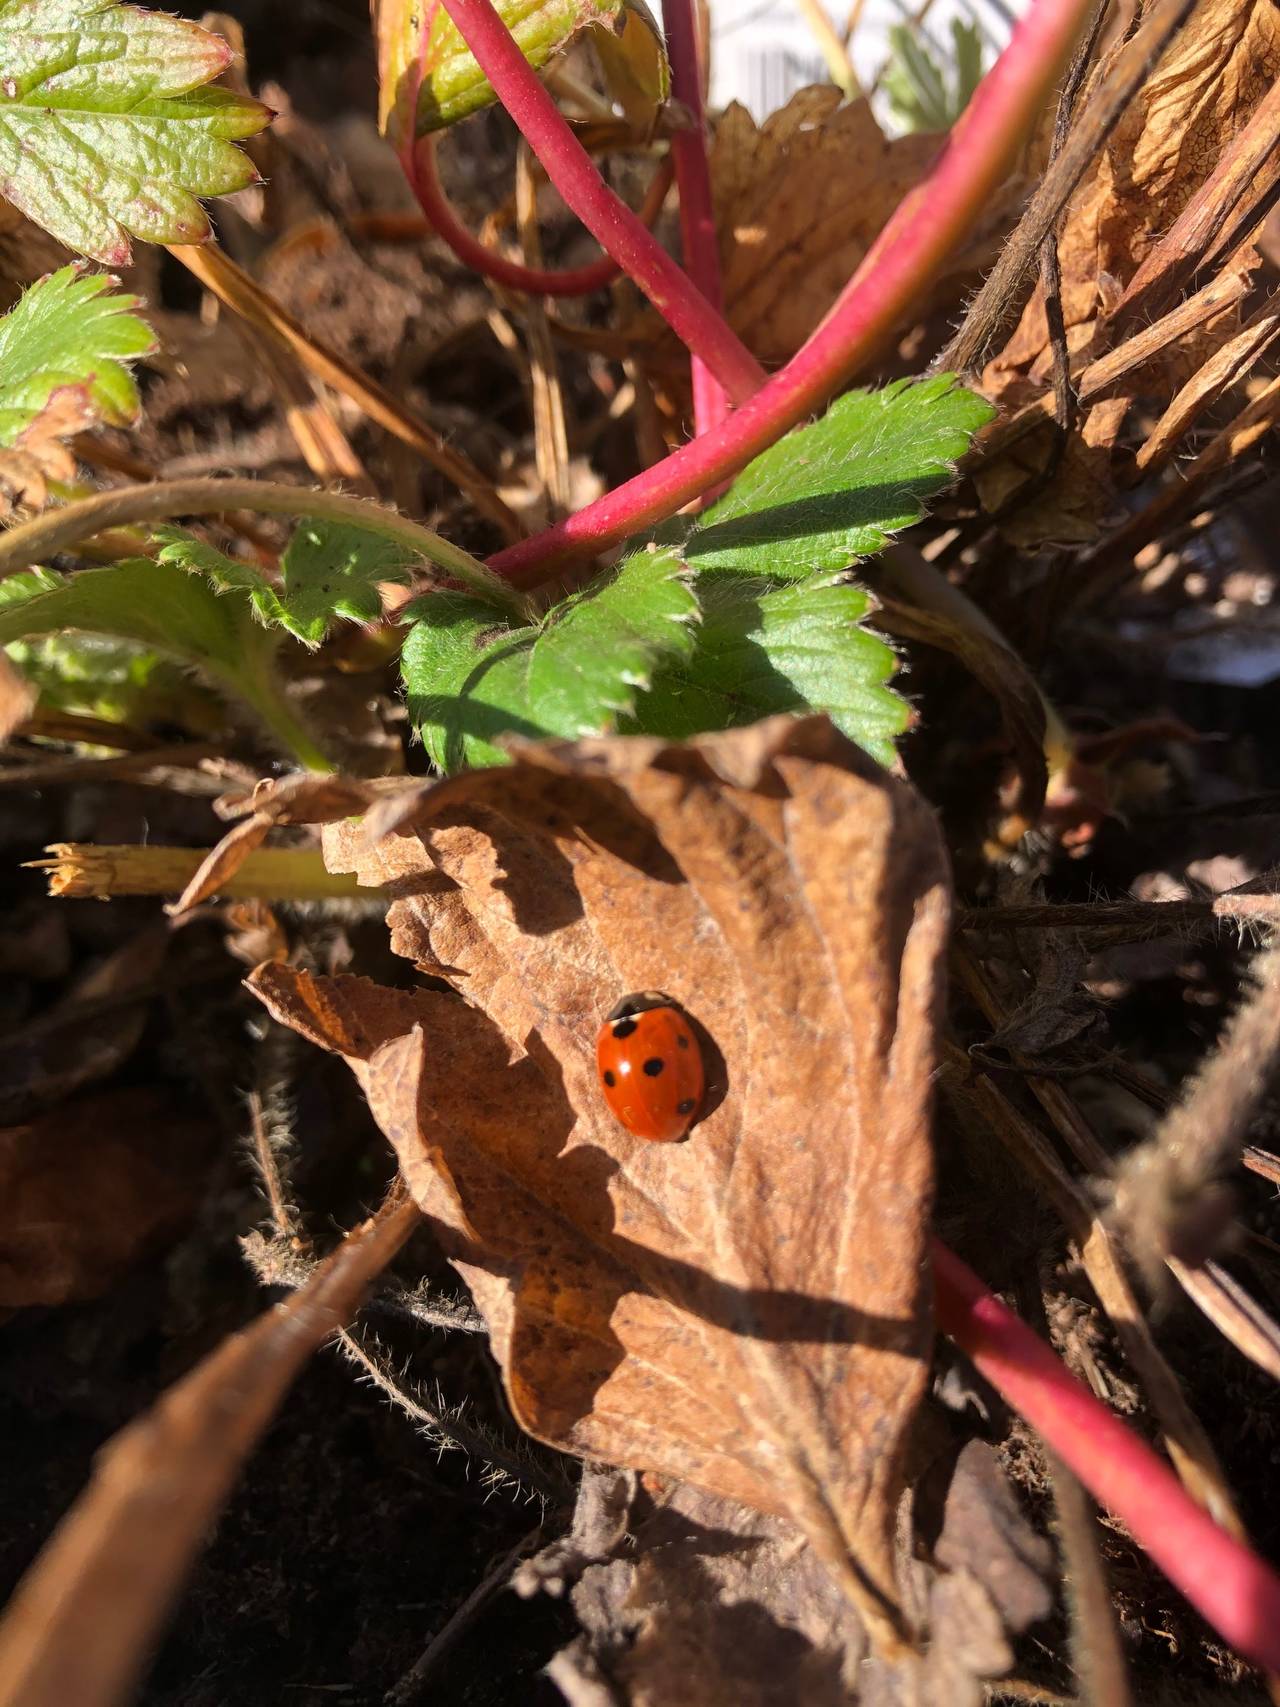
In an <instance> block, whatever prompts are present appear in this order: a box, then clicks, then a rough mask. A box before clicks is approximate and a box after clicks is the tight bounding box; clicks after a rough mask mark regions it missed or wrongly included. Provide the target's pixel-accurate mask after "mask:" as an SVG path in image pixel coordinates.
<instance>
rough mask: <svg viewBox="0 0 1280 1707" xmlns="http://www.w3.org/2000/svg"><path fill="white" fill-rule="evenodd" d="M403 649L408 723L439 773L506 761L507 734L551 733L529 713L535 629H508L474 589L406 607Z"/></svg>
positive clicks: (443, 595)
mask: <svg viewBox="0 0 1280 1707" xmlns="http://www.w3.org/2000/svg"><path fill="white" fill-rule="evenodd" d="M405 615H406V617H408V618H410V619H412V622H413V626H412V627H411V628H410V630H409V634H408V637H407V639H406V640H405V643H404V649H403V651H402V652H401V654H400V673H401V677H402V679H403V681H404V688H405V701H406V704H407V705H408V708H409V721H410V722H411V723H412V724H413V726H414V728H415V729H416V730H417V731H418V733H419V735H421V737H422V741H423V745H424V746H425V747H426V749H427V754H428V756H429V757H430V759H431V761H432V763H433V764H435V765H436V766H438V767H439V769H440V770H442V771H446V772H448V771H455V770H461V769H462V768H463V767H464V766H467V765H501V764H505V763H506V754H505V753H504V752H503V751H502V749H501V748H500V747H498V746H496V745H495V743H496V741H497V740H498V738H499V737H500V736H502V735H507V734H516V735H535V736H536V735H546V734H549V733H550V731H549V730H546V729H542V728H540V727H539V726H538V725H537V724H536V723H534V722H532V720H531V719H530V717H529V710H528V707H529V654H530V653H531V651H532V650H533V643H534V640H535V639H536V638H537V633H538V631H537V629H536V628H508V627H507V626H506V625H505V623H504V622H503V619H502V617H501V616H500V615H499V613H498V612H496V611H495V610H494V608H493V606H492V605H489V604H486V603H485V602H484V600H483V599H477V598H473V597H472V596H471V594H469V593H432V594H431V595H430V597H428V598H425V599H422V600H420V601H418V602H417V603H415V604H413V605H411V606H410V607H409V609H408V610H407V611H406V612H405Z"/></svg>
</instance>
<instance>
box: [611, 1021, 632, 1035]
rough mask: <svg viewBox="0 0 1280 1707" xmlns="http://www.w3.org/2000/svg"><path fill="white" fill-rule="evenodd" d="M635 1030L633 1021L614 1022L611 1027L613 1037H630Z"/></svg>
mask: <svg viewBox="0 0 1280 1707" xmlns="http://www.w3.org/2000/svg"><path fill="white" fill-rule="evenodd" d="M635 1029H636V1022H635V1021H634V1020H633V1019H619V1020H615V1021H614V1025H613V1035H614V1036H615V1037H630V1036H631V1033H632V1032H633V1031H634V1030H635Z"/></svg>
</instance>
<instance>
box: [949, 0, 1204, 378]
mask: <svg viewBox="0 0 1280 1707" xmlns="http://www.w3.org/2000/svg"><path fill="white" fill-rule="evenodd" d="M1194 3H1195V0H1157V4H1155V5H1153V6H1152V8H1151V10H1150V11H1149V12H1148V13H1147V15H1146V17H1145V18H1144V19H1143V21H1142V24H1141V26H1140V27H1139V29H1138V30H1137V32H1136V34H1135V35H1134V36H1133V37H1132V39H1131V40H1130V41H1128V42H1127V43H1126V44H1125V45H1124V47H1122V48H1121V49H1120V51H1119V53H1118V54H1117V55H1116V57H1115V59H1114V60H1113V61H1112V63H1111V65H1110V66H1109V67H1108V70H1107V74H1106V75H1105V76H1104V77H1103V78H1101V79H1100V80H1099V81H1098V83H1097V84H1096V86H1095V88H1094V91H1093V95H1092V98H1091V99H1090V100H1089V102H1088V104H1087V106H1086V107H1085V109H1084V112H1083V113H1082V114H1081V115H1080V119H1079V121H1078V122H1077V124H1076V125H1075V126H1074V127H1073V129H1072V130H1071V133H1070V135H1069V137H1068V138H1067V140H1066V143H1065V145H1064V147H1063V149H1062V151H1061V153H1060V154H1059V155H1058V157H1057V159H1056V160H1055V161H1054V162H1053V164H1052V165H1051V166H1050V167H1049V169H1048V171H1047V172H1046V173H1045V175H1044V177H1043V179H1042V180H1041V183H1040V187H1039V189H1038V190H1037V191H1036V192H1035V194H1034V195H1033V196H1032V198H1031V200H1030V202H1029V203H1028V205H1027V209H1026V212H1025V213H1024V214H1023V216H1022V218H1021V220H1020V221H1019V222H1018V225H1017V228H1016V229H1015V231H1014V232H1013V234H1012V236H1011V237H1010V238H1009V241H1008V242H1007V243H1006V244H1005V246H1004V249H1003V251H1002V252H1001V255H1000V259H999V260H998V261H997V262H996V264H995V266H994V268H993V269H992V271H991V273H990V275H989V276H988V278H987V281H986V283H985V284H984V285H983V287H982V289H981V290H980V291H979V292H978V294H977V296H976V297H974V299H973V301H972V302H971V303H970V304H969V309H968V312H967V313H966V315H965V317H964V320H963V322H962V324H961V326H960V330H959V331H958V332H957V333H956V335H955V337H954V338H953V339H952V340H951V342H950V343H949V344H948V345H947V347H946V349H945V350H944V351H943V352H942V354H941V355H940V356H939V357H938V359H937V361H936V362H935V364H934V365H935V367H938V368H942V369H946V370H948V371H955V372H958V373H971V372H973V371H974V369H976V368H978V367H980V366H981V365H982V363H983V362H984V361H985V359H986V357H987V354H988V352H989V351H990V349H991V346H992V345H993V344H994V342H995V340H996V338H997V337H998V336H999V334H1000V331H1001V328H1002V327H1003V326H1005V325H1006V324H1007V323H1008V321H1009V319H1010V318H1011V317H1012V315H1013V314H1014V313H1015V312H1016V311H1017V310H1018V309H1020V308H1021V306H1022V303H1023V300H1024V297H1025V285H1026V280H1027V278H1028V275H1029V274H1030V272H1031V269H1032V268H1033V267H1034V266H1035V264H1036V260H1037V258H1038V257H1039V255H1040V252H1041V247H1042V245H1043V243H1044V240H1045V238H1046V237H1047V236H1048V234H1049V232H1050V231H1052V230H1053V227H1054V225H1055V224H1056V223H1057V220H1058V217H1059V215H1060V214H1061V212H1062V210H1063V208H1064V207H1065V206H1066V205H1067V201H1068V200H1069V198H1070V196H1071V195H1072V193H1073V192H1074V190H1075V188H1076V185H1077V184H1078V183H1079V182H1080V180H1081V179H1082V178H1083V177H1084V174H1085V172H1086V170H1087V169H1088V167H1089V164H1090V162H1091V161H1092V160H1093V159H1094V158H1095V157H1096V155H1097V154H1098V152H1099V151H1100V150H1101V148H1102V147H1103V145H1104V143H1105V142H1106V140H1107V138H1108V137H1109V136H1110V135H1111V132H1112V131H1113V130H1114V129H1115V127H1116V125H1117V124H1118V123H1119V122H1120V120H1121V118H1122V117H1123V116H1124V113H1125V111H1126V109H1127V108H1128V106H1129V104H1130V103H1131V101H1132V100H1133V98H1134V96H1135V95H1136V94H1137V92H1138V90H1139V88H1141V86H1142V84H1143V82H1144V81H1145V79H1146V77H1147V74H1148V72H1149V71H1150V70H1151V67H1152V66H1153V65H1154V64H1155V62H1156V60H1157V59H1158V58H1159V57H1160V55H1161V54H1162V53H1163V52H1164V50H1165V48H1166V47H1167V46H1168V44H1169V42H1170V41H1171V40H1172V38H1173V36H1174V34H1175V33H1176V32H1177V31H1178V30H1179V29H1181V28H1182V26H1183V24H1184V23H1185V22H1186V20H1187V17H1188V15H1189V13H1190V11H1191V8H1192V5H1193V4H1194ZM1105 10H1106V6H1105V4H1103V3H1101V0H1100V4H1099V5H1098V7H1097V8H1096V9H1095V11H1094V14H1093V19H1092V22H1091V24H1090V27H1089V29H1088V31H1087V33H1086V35H1085V37H1084V39H1083V41H1082V43H1081V46H1080V48H1078V49H1077V52H1076V57H1075V60H1074V61H1073V62H1072V67H1071V71H1070V72H1069V73H1068V84H1070V82H1071V80H1072V79H1075V80H1076V81H1077V83H1078V81H1079V80H1080V79H1082V78H1083V76H1084V73H1085V70H1086V68H1087V66H1088V62H1089V55H1091V54H1092V52H1093V47H1094V43H1095V41H1096V37H1097V32H1098V31H1099V30H1100V28H1101V25H1102V16H1103V13H1104V12H1105Z"/></svg>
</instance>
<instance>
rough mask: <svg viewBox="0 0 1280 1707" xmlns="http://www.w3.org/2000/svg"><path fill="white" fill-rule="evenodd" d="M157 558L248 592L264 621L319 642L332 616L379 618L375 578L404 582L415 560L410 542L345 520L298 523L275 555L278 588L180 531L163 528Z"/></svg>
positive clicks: (360, 619)
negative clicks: (280, 582)
mask: <svg viewBox="0 0 1280 1707" xmlns="http://www.w3.org/2000/svg"><path fill="white" fill-rule="evenodd" d="M156 537H157V538H159V539H161V540H163V541H164V544H163V547H162V549H161V551H160V561H161V562H162V563H172V564H175V565H176V566H177V567H178V568H181V569H187V570H191V571H197V572H199V573H200V574H203V575H207V576H208V577H209V579H210V580H211V581H212V582H213V583H214V585H215V586H219V587H223V588H235V589H238V590H239V591H242V592H247V593H248V595H249V597H250V600H251V601H252V603H253V607H254V609H255V610H256V611H257V613H258V615H259V617H260V618H261V619H262V621H263V622H265V623H267V624H269V625H271V626H274V627H277V628H283V629H286V630H287V631H288V632H289V633H290V634H292V635H294V636H295V637H296V638H297V639H299V640H301V641H302V642H303V644H304V645H306V646H318V645H319V644H320V642H321V641H322V640H323V639H324V637H325V635H326V634H327V633H328V632H329V627H330V624H331V623H332V622H333V619H334V618H335V617H346V618H347V619H348V621H350V622H376V621H377V620H378V618H379V617H380V616H381V615H382V599H381V596H380V594H379V592H378V585H379V583H380V582H387V581H390V582H395V583H399V584H401V585H404V584H405V583H406V582H407V581H408V580H409V568H410V565H411V563H413V562H414V561H416V559H415V557H414V554H413V553H412V552H411V551H410V550H409V549H408V547H407V546H405V545H403V544H400V543H399V542H398V541H396V540H393V539H388V538H387V537H386V535H385V534H377V533H371V532H369V531H368V530H367V529H365V528H359V527H354V526H352V525H351V524H350V523H346V522H329V521H320V520H315V521H303V522H300V523H299V525H298V526H297V527H296V528H295V529H294V532H293V537H292V538H291V539H290V541H289V543H288V545H287V546H286V547H285V551H284V555H283V556H282V557H281V559H280V573H281V578H282V580H283V583H284V584H283V590H282V591H281V592H280V593H277V592H276V591H275V589H274V588H273V587H270V586H269V585H268V584H267V583H266V581H264V579H263V578H262V576H261V575H260V574H259V573H258V571H257V570H256V569H254V568H253V567H252V566H251V565H249V564H247V563H239V562H237V561H236V559H235V558H233V557H226V556H224V555H223V553H222V552H220V551H218V550H216V549H215V548H214V547H213V546H211V545H209V544H207V543H206V542H205V541H204V540H201V539H196V538H195V537H194V535H192V534H189V533H184V532H183V531H182V530H181V529H178V528H160V529H157V530H156Z"/></svg>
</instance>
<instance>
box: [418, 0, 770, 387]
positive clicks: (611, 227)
mask: <svg viewBox="0 0 1280 1707" xmlns="http://www.w3.org/2000/svg"><path fill="white" fill-rule="evenodd" d="M444 5H445V10H446V11H447V12H448V14H449V16H450V18H451V19H452V20H453V23H454V25H455V26H456V28H457V30H458V33H459V34H460V35H461V36H462V39H463V40H464V41H465V42H466V44H467V46H468V47H469V48H470V49H471V51H472V53H473V54H474V55H475V56H476V60H477V62H478V63H479V66H480V69H481V70H482V71H483V72H484V74H485V76H486V77H487V78H488V79H489V81H490V83H491V84H492V85H493V87H494V89H495V90H496V91H497V94H498V98H499V100H500V101H501V102H502V104H503V106H504V107H505V108H506V109H507V111H508V112H509V113H510V114H511V117H512V118H513V119H514V120H515V122H516V124H517V125H518V126H519V128H520V131H521V133H522V134H523V136H524V137H525V139H526V141H527V142H528V144H529V146H530V148H532V149H533V152H534V153H535V154H536V155H537V157H538V159H539V160H540V161H541V162H542V165H543V168H544V169H545V171H546V174H547V176H548V177H549V178H550V179H551V182H552V183H553V184H554V185H555V187H556V188H557V189H558V190H559V192H560V194H561V196H562V197H563V198H564V200H565V202H566V204H567V205H568V206H569V207H570V208H572V209H573V211H574V213H576V214H577V216H578V218H579V219H580V220H581V221H582V223H583V224H584V225H585V226H586V227H587V229H588V231H590V232H591V234H592V236H593V237H595V239H596V241H597V242H598V243H599V244H600V246H601V247H602V248H603V249H604V250H605V252H606V253H607V254H609V255H612V256H613V258H614V260H615V261H617V263H618V265H619V266H620V267H621V268H622V269H623V271H624V272H625V273H626V274H627V276H628V277H629V278H630V279H632V280H633V281H634V282H635V283H636V284H637V285H638V286H639V288H640V289H641V290H642V291H643V292H644V294H645V295H646V296H647V297H648V298H649V301H650V302H651V303H652V304H653V306H654V307H655V308H656V309H657V310H658V313H659V314H661V316H662V317H663V319H664V320H665V321H666V322H667V324H668V325H669V326H670V327H671V329H672V331H673V332H674V333H675V334H676V336H677V337H678V338H679V339H680V340H681V342H682V343H684V344H685V345H686V346H687V347H688V349H690V350H691V351H692V352H693V353H694V354H695V355H697V356H700V357H701V358H702V360H703V361H704V362H706V364H707V366H708V367H709V368H710V369H711V371H712V373H714V374H715V376H716V378H717V379H718V380H719V381H720V383H721V384H722V385H723V386H724V388H725V390H726V391H727V392H728V394H729V396H730V397H731V398H732V399H733V400H734V401H735V402H737V401H739V400H741V399H743V398H746V397H750V395H751V393H752V392H753V391H754V390H755V389H756V388H757V386H758V385H759V384H760V382H761V380H762V378H763V377H764V376H763V373H762V371H761V368H760V366H759V363H758V362H757V361H756V359H755V357H754V356H753V355H752V354H751V352H750V351H749V350H748V349H747V348H746V346H745V345H744V344H742V343H741V342H740V341H739V339H738V338H737V337H736V336H735V335H734V333H733V332H732V331H731V330H730V329H729V327H728V326H727V325H726V324H725V322H724V320H723V319H722V318H721V316H720V315H719V314H718V313H717V312H716V310H715V308H714V307H713V306H712V304H711V303H709V302H708V301H707V299H706V297H705V296H703V295H702V293H701V291H699V290H698V289H697V288H696V287H695V286H694V285H693V283H692V282H691V281H690V280H689V279H688V278H687V277H686V275H685V274H684V272H683V271H682V270H681V269H680V268H679V267H678V266H677V265H676V263H675V262H674V261H673V260H672V259H671V257H670V255H668V254H667V252H666V250H665V249H664V248H663V247H662V245H661V244H660V243H659V242H658V240H657V238H656V237H654V236H653V235H652V234H651V233H650V232H649V231H647V230H646V229H645V227H644V225H643V224H642V223H641V221H640V220H639V219H637V218H636V216H635V214H634V213H632V211H631V209H630V208H629V207H628V206H627V205H626V203H625V202H623V201H621V200H620V199H619V198H618V197H617V196H615V195H614V193H613V191H612V190H611V189H610V188H609V187H608V185H607V184H606V183H605V181H604V179H603V178H602V177H601V176H600V174H599V172H598V171H597V170H596V168H595V165H594V164H593V162H592V160H591V157H590V155H589V154H588V153H587V152H586V150H585V149H584V148H583V146H582V144H581V143H580V142H579V141H578V139H577V137H576V136H574V134H573V132H572V131H571V130H570V128H569V126H568V124H567V122H566V121H565V119H564V118H562V117H561V115H560V112H559V110H558V109H557V107H556V104H555V102H554V101H553V100H552V99H551V96H550V95H549V94H548V93H547V91H546V90H545V89H544V88H543V86H542V84H541V83H540V82H539V80H538V77H537V74H536V72H534V71H533V69H532V68H531V67H530V66H529V64H528V63H527V61H526V60H525V57H524V55H523V54H522V53H521V51H520V49H519V47H518V46H517V44H516V42H515V40H514V38H513V37H512V34H511V32H510V30H509V29H508V28H507V26H506V24H505V23H503V21H502V18H501V17H500V16H499V14H498V12H497V10H496V9H495V7H494V5H493V0H444Z"/></svg>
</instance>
